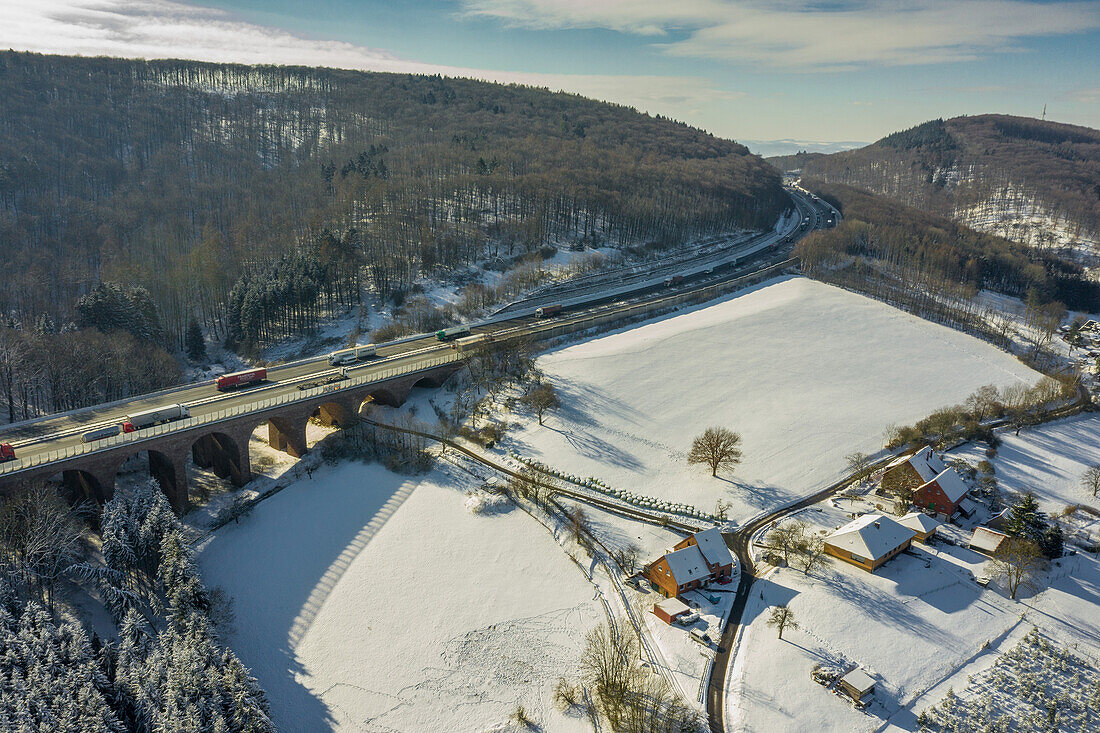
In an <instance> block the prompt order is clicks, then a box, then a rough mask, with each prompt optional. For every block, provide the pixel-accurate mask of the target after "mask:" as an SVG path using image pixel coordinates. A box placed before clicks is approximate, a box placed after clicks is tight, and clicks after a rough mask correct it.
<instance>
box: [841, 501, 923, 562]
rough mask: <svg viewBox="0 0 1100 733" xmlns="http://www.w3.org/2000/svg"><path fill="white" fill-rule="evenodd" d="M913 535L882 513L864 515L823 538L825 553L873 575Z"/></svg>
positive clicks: (913, 535)
mask: <svg viewBox="0 0 1100 733" xmlns="http://www.w3.org/2000/svg"><path fill="white" fill-rule="evenodd" d="M916 535H917V533H916V532H915V531H913V530H912V529H910V528H909V527H905V526H903V525H901V524H900V523H898V522H897V521H895V520H893V519H891V518H890V517H888V516H886V515H885V514H864V515H863V516H862V517H859V518H858V519H855V520H853V521H851V522H849V523H848V524H846V525H844V526H843V527H841V528H840V529H838V530H837V531H835V532H833V533H832V534H831V535H829V536H828V537H827V538H825V553H826V554H827V555H832V556H833V557H836V558H839V559H841V560H844V561H845V562H850V563H852V564H853V565H858V566H859V567H861V568H863V569H864V570H868V571H870V572H872V573H873V572H875V570H876V569H877V568H878V567H879V566H881V565H882V564H883V563H884V562H886V561H887V560H889V559H890V558H892V557H894V556H895V555H897V554H898V553H900V552H904V551H905V550H906V549H908V547H909V545H910V544H911V543H912V542H913V538H914V537H915V536H916Z"/></svg>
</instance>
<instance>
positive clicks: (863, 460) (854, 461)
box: [844, 451, 873, 484]
mask: <svg viewBox="0 0 1100 733" xmlns="http://www.w3.org/2000/svg"><path fill="white" fill-rule="evenodd" d="M844 460H845V461H847V462H848V471H850V472H851V474H852V478H854V479H855V480H856V482H857V483H861V484H862V483H863V482H864V481H866V480H867V477H868V476H870V475H871V467H872V465H873V462H872V461H871V456H869V455H867V454H866V453H861V452H859V451H856V452H855V453H849V454H848V455H846V456H844Z"/></svg>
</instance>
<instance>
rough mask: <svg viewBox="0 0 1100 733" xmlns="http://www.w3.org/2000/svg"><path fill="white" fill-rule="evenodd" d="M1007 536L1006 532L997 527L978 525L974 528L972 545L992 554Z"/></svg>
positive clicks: (971, 539) (976, 548)
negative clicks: (996, 528)
mask: <svg viewBox="0 0 1100 733" xmlns="http://www.w3.org/2000/svg"><path fill="white" fill-rule="evenodd" d="M1007 536H1008V535H1006V534H1005V533H1004V532H998V531H997V530H995V529H989V528H988V527H978V528H977V529H975V530H974V536H973V537H971V538H970V547H971V548H973V549H975V550H982V551H984V552H988V553H990V554H992V553H994V552H996V551H997V548H998V547H1000V546H1001V542H1003V541H1004V539H1005V537H1007Z"/></svg>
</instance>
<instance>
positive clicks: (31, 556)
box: [0, 484, 87, 608]
mask: <svg viewBox="0 0 1100 733" xmlns="http://www.w3.org/2000/svg"><path fill="white" fill-rule="evenodd" d="M80 511H82V509H81V508H80V507H78V508H76V509H74V508H72V507H70V506H69V505H68V503H67V502H66V501H65V500H64V499H63V498H62V497H61V496H60V494H58V492H57V491H56V490H54V489H53V488H51V487H49V486H46V485H44V484H39V485H37V486H32V487H31V488H30V489H29V490H27V491H25V492H23V493H21V494H19V495H17V496H15V497H13V498H12V499H9V500H8V501H7V502H6V503H5V504H4V505H3V507H2V508H0V552H2V553H3V554H4V555H7V556H8V558H9V560H10V562H11V563H12V564H13V565H14V566H15V567H16V569H17V572H19V573H20V574H21V575H22V577H23V581H24V582H25V583H26V584H27V585H28V586H31V587H34V588H35V589H36V590H38V592H40V593H41V594H42V600H43V601H44V602H45V604H46V606H47V607H50V608H52V604H53V591H54V588H55V586H56V584H57V581H58V580H59V579H60V578H61V577H62V575H63V574H64V573H65V570H66V569H67V568H69V567H71V566H72V565H74V564H76V563H77V562H79V561H80V560H81V558H83V557H84V554H85V552H86V549H87V548H86V545H85V541H84V533H85V529H84V524H83V522H81V520H80V517H79V512H80Z"/></svg>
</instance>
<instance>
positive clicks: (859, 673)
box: [840, 667, 875, 702]
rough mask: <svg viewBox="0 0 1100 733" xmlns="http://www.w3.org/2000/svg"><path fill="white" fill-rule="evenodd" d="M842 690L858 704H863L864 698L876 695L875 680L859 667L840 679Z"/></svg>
mask: <svg viewBox="0 0 1100 733" xmlns="http://www.w3.org/2000/svg"><path fill="white" fill-rule="evenodd" d="M840 689H842V690H844V692H846V693H848V696H849V697H851V698H852V699H853V700H855V701H856V702H863V698H865V697H867V696H868V695H873V694H874V692H875V680H874V679H873V678H872V677H871V676H870V675H868V674H867V673H866V672H864V671H863V670H861V669H860V668H859V667H856V668H855V669H853V670H852V671H851V672H849V673H848V674H846V675H844V676H843V677H841V678H840Z"/></svg>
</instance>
